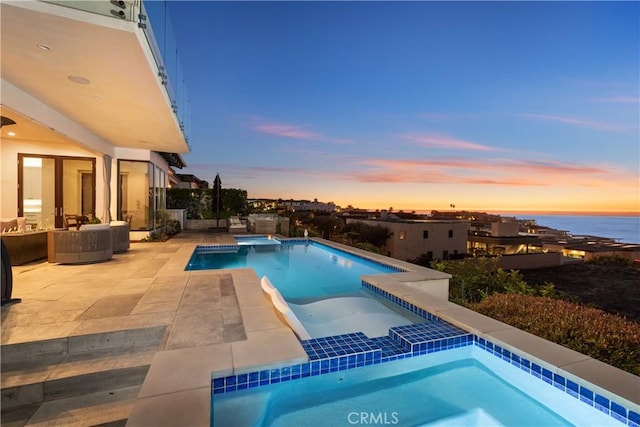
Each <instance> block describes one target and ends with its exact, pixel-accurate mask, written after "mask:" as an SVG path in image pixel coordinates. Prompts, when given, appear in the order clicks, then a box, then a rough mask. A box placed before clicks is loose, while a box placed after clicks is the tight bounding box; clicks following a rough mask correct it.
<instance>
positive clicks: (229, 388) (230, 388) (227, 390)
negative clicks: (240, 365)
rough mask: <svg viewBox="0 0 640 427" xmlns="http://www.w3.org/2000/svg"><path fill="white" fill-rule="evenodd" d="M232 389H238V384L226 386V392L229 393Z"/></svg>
mask: <svg viewBox="0 0 640 427" xmlns="http://www.w3.org/2000/svg"><path fill="white" fill-rule="evenodd" d="M230 391H236V386H235V385H230V386H227V387H225V388H224V392H225V393H229V392H230Z"/></svg>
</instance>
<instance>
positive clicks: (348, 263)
mask: <svg viewBox="0 0 640 427" xmlns="http://www.w3.org/2000/svg"><path fill="white" fill-rule="evenodd" d="M242 267H250V268H253V269H254V270H255V271H256V274H257V275H258V277H262V276H267V277H268V278H269V280H270V281H271V283H273V285H274V286H275V287H276V288H278V290H279V291H280V293H281V294H282V296H283V297H284V298H285V299H286V300H287V301H288V302H294V303H307V302H313V301H315V300H318V299H322V298H324V297H327V296H335V295H338V294H351V293H353V292H357V291H359V290H360V289H361V287H362V282H361V280H360V276H362V275H366V274H384V273H395V272H397V270H394V269H393V268H391V267H388V266H384V265H381V264H377V263H374V262H372V261H369V260H366V259H363V258H360V257H358V256H355V255H352V254H349V253H347V252H343V251H339V250H337V249H333V248H331V247H329V246H326V245H322V244H319V243H317V242H308V243H306V244H305V243H300V244H281V245H249V246H239V247H238V248H237V249H234V250H230V251H226V252H225V253H221V251H200V250H196V252H194V254H193V256H192V257H191V259H190V260H189V264H188V266H187V270H209V269H226V268H242Z"/></svg>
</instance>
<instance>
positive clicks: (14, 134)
mask: <svg viewBox="0 0 640 427" xmlns="http://www.w3.org/2000/svg"><path fill="white" fill-rule="evenodd" d="M7 135H9V136H16V133H15V132H7Z"/></svg>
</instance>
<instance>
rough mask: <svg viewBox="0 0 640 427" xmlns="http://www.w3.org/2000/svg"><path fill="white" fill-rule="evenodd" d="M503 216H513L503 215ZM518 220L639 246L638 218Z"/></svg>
mask: <svg viewBox="0 0 640 427" xmlns="http://www.w3.org/2000/svg"><path fill="white" fill-rule="evenodd" d="M504 216H513V215H509V214H504ZM516 218H518V219H535V220H536V222H537V223H538V225H545V226H547V227H551V228H557V229H560V230H566V231H568V232H570V233H571V234H588V235H591V236H599V237H610V238H613V239H616V240H617V241H618V242H624V243H637V244H640V217H639V216H581V215H540V214H532V215H526V214H518V215H517V216H516Z"/></svg>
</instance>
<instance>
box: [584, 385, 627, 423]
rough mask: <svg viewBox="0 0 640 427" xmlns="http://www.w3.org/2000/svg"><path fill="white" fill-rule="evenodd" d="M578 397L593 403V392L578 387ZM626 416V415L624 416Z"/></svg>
mask: <svg viewBox="0 0 640 427" xmlns="http://www.w3.org/2000/svg"><path fill="white" fill-rule="evenodd" d="M580 396H581V397H584V398H586V399H589V400H591V401H593V392H592V391H591V390H589V389H588V388H586V387H582V386H580ZM624 415H625V416H626V415H627V414H626V413H625V414H624Z"/></svg>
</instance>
